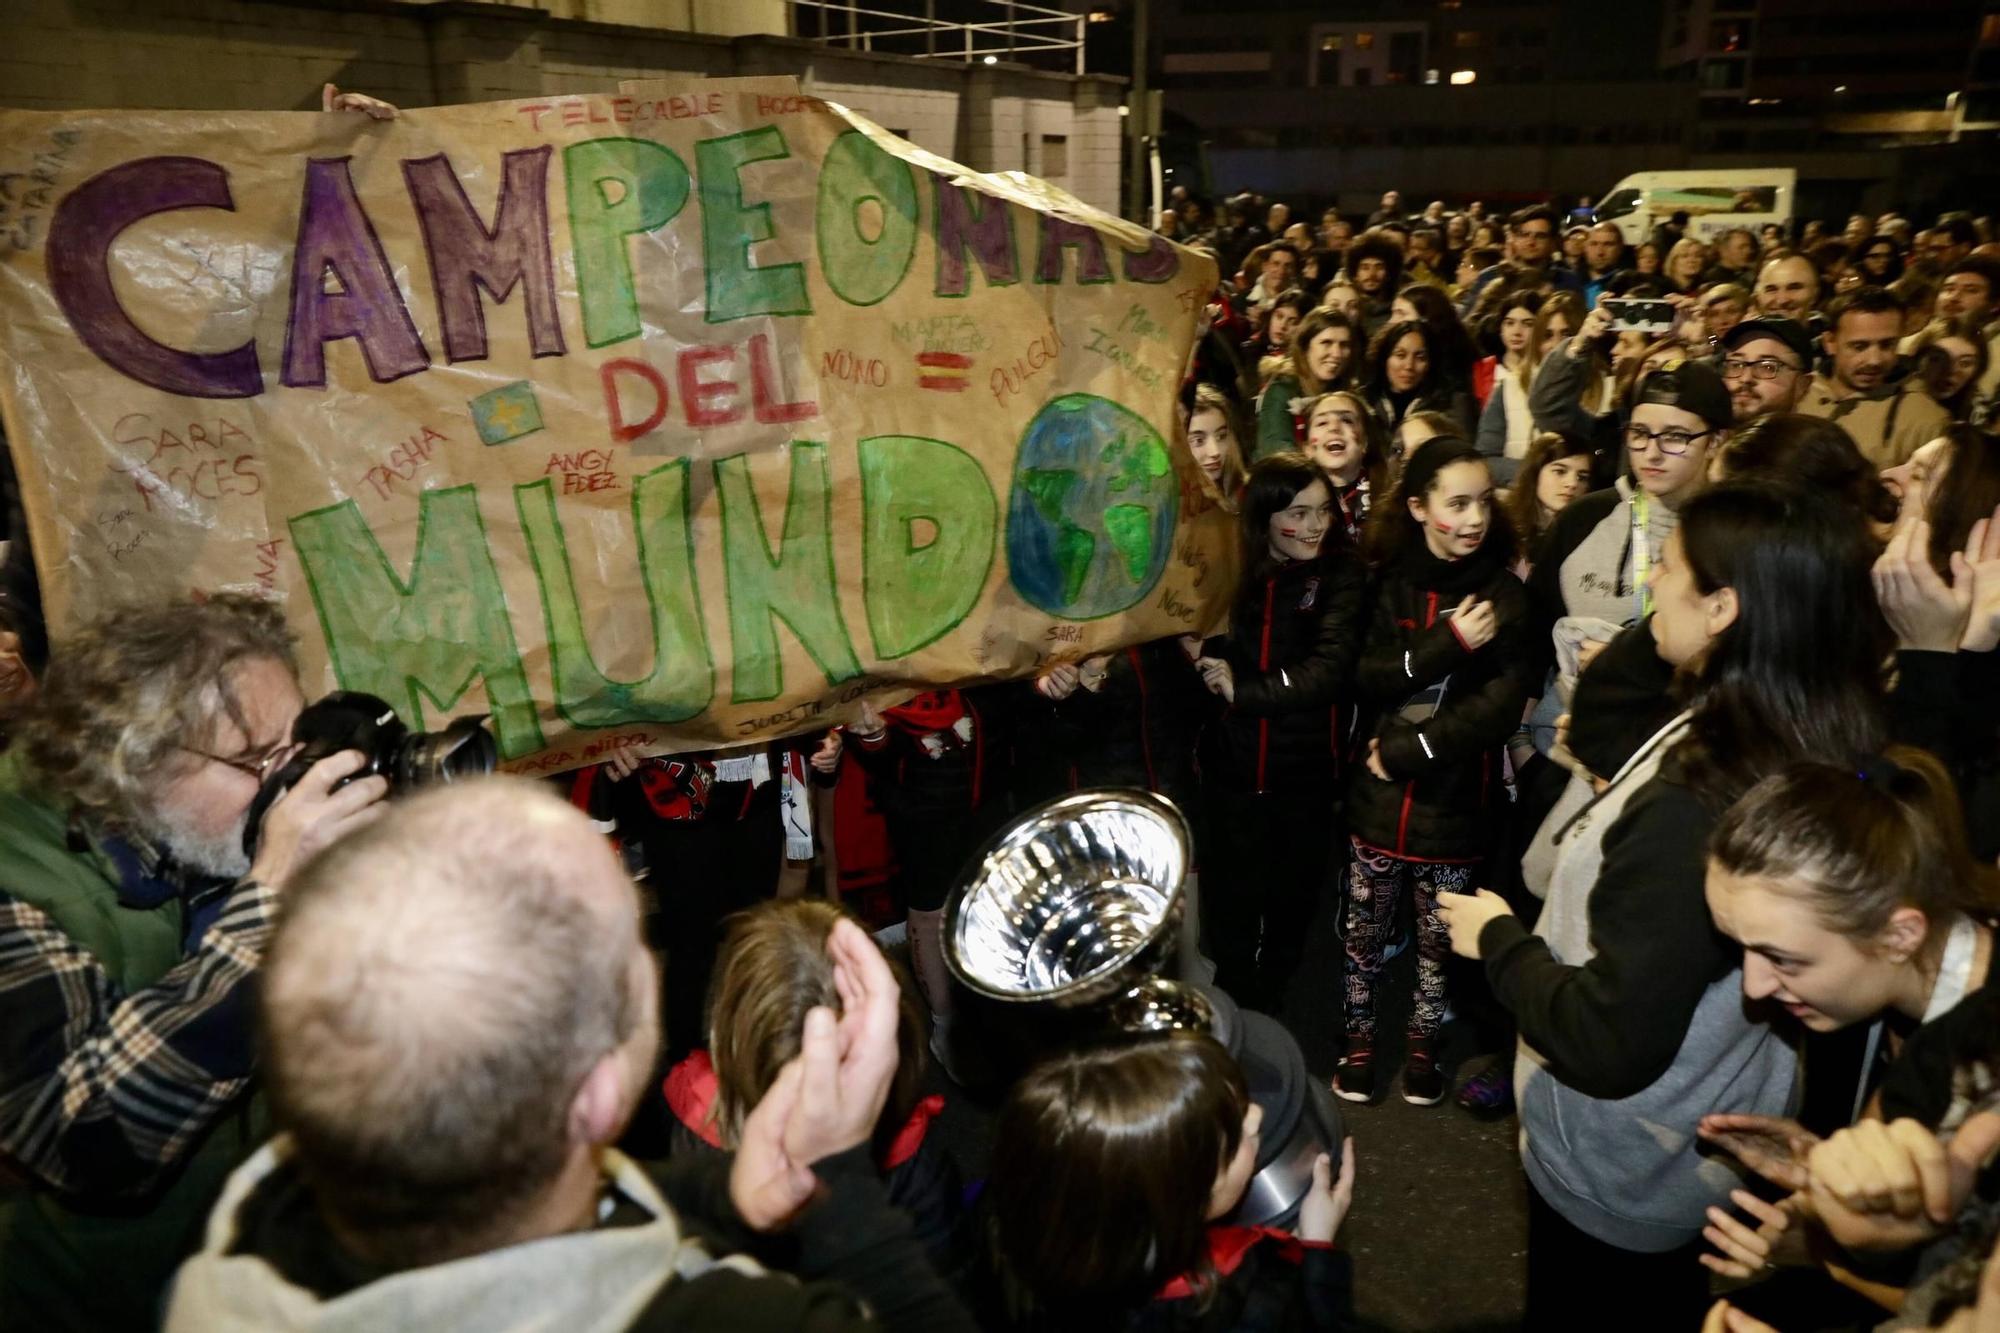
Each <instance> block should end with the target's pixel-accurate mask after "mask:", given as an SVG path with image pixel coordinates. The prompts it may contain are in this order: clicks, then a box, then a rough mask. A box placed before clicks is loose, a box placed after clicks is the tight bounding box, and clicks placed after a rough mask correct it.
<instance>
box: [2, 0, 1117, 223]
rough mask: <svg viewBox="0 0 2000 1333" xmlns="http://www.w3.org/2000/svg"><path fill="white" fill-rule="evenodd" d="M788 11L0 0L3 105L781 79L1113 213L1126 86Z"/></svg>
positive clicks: (773, 0) (242, 102) (640, 3)
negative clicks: (1050, 182)
mask: <svg viewBox="0 0 2000 1333" xmlns="http://www.w3.org/2000/svg"><path fill="white" fill-rule="evenodd" d="M785 17H786V10H785V6H784V4H783V3H782V0H496V2H493V3H467V2H466V0H344V3H335V0H0V106H19V107H31V108H39V109H61V108H72V107H161V108H171V109H189V108H223V109H232V110H233V109H255V110H283V109H294V110H296V109H305V108H309V107H316V106H318V105H319V89H320V85H321V84H323V83H327V82H333V83H337V84H339V85H340V86H341V87H343V88H351V89H355V90H358V91H362V92H368V93H372V94H374V95H375V96H378V97H382V98H385V99H387V100H388V101H391V102H394V103H397V104H398V105H400V106H411V107H417V106H435V105H444V104H450V103H458V102H482V101H496V100H503V99H510V98H523V97H541V96H547V95H550V94H564V93H582V92H605V91H610V90H612V89H614V88H615V87H616V86H617V82H618V80H620V79H648V78H663V77H672V76H675V75H685V76H692V77H701V76H724V75H751V74H786V75H791V76H793V77H795V78H797V79H798V80H799V81H800V82H801V84H802V85H803V86H804V88H805V90H806V91H807V92H809V93H811V94H813V95H815V96H819V97H824V98H827V99H828V100H830V101H835V102H840V103H842V104H844V105H846V106H850V107H852V108H854V109H855V110H857V111H859V112H861V113H862V114H863V115H865V116H867V117H868V118H869V119H871V120H874V121H876V122H877V123H878V124H880V125H882V126H884V127H885V128H887V129H892V130H897V131H900V132H903V133H905V134H906V135H907V136H908V137H909V138H910V139H911V141H912V142H914V143H916V144H918V145H919V146H921V147H923V148H927V149H929V150H930V151H932V152H934V153H939V154H941V155H943V156H945V157H949V158H952V159H954V160H956V161H960V162H963V163H965V164H966V165H967V166H970V167H973V168H976V169H978V170H982V171H1014V170H1018V171H1029V172H1036V171H1037V170H1038V168H1041V167H1043V166H1044V165H1053V166H1059V167H1060V168H1061V171H1060V174H1059V176H1058V177H1057V179H1056V183H1057V184H1060V185H1061V186H1063V188H1065V189H1067V190H1068V191H1070V193H1072V194H1074V195H1076V196H1077V197H1079V198H1081V199H1083V200H1085V201H1086V202H1088V203H1091V204H1095V205H1097V206H1098V207H1100V208H1104V209H1107V210H1109V211H1114V212H1115V211H1116V210H1117V207H1118V192H1119V182H1120V167H1119V163H1120V160H1121V159H1120V152H1121V140H1120V137H1119V130H1120V121H1119V117H1118V104H1119V101H1120V100H1121V98H1122V97H1123V89H1124V83H1123V81H1122V80H1114V79H1102V78H1094V77H1084V78H1076V77H1073V76H1069V75H1062V74H1052V73H1047V72H1043V71H1040V70H1033V69H1027V68H1023V67H1016V66H1011V65H1006V64H1002V65H993V66H987V65H964V64H959V63H954V62H949V61H943V60H936V61H933V60H917V59H912V58H908V57H902V56H891V55H878V54H873V53H868V52H862V51H848V50H844V49H840V48H834V47H828V46H822V45H819V44H817V43H814V42H809V41H803V40H799V39H795V38H790V37H785V36H782V35H773V34H774V33H782V32H783V30H784V21H785ZM621 18H622V19H625V20H639V19H645V20H647V21H646V22H645V23H637V22H621V21H617V20H619V19H621ZM668 20H672V21H674V22H677V23H681V24H683V25H684V28H683V30H670V29H668V28H665V27H662V26H660V24H661V23H663V22H665V21H668ZM744 34H748V35H744ZM1058 141H1060V147H1059V148H1058V147H1057V143H1058Z"/></svg>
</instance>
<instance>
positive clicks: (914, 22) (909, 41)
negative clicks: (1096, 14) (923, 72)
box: [788, 0, 1090, 74]
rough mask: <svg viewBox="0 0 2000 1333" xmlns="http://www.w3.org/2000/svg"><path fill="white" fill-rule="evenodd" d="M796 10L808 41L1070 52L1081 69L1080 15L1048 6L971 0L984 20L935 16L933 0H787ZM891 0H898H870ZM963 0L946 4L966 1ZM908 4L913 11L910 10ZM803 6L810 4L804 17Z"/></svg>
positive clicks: (966, 53) (886, 49) (930, 56)
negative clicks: (867, 0) (872, 0)
mask: <svg viewBox="0 0 2000 1333" xmlns="http://www.w3.org/2000/svg"><path fill="white" fill-rule="evenodd" d="M788 2H789V3H790V4H791V6H792V7H793V8H794V9H795V10H798V11H800V12H799V13H798V14H797V16H796V17H797V33H798V35H799V36H800V37H803V38H806V39H807V40H809V41H816V42H824V43H825V44H827V45H828V46H844V47H847V48H848V49H849V50H854V51H879V52H883V53H885V54H889V55H904V56H917V57H920V58H922V59H926V60H962V61H964V62H965V63H967V64H974V63H979V62H984V63H986V64H994V63H997V62H999V61H1001V60H1022V59H1023V58H1024V57H1033V58H1032V59H1028V60H1027V61H1026V63H1029V64H1035V65H1045V66H1046V65H1050V64H1054V63H1058V62H1055V61H1052V60H1051V59H1050V58H1049V57H1050V56H1051V55H1055V54H1062V55H1067V56H1069V57H1070V58H1069V59H1068V60H1064V61H1062V62H1060V63H1062V64H1074V67H1075V68H1074V72H1075V73H1078V74H1082V73H1083V72H1084V40H1083V38H1084V27H1085V25H1086V24H1087V23H1088V22H1089V21H1090V20H1089V17H1088V16H1087V15H1085V14H1077V13H1072V12H1070V11H1068V10H1062V9H1050V8H1048V7H1047V6H1045V5H1035V4H1027V3H1023V0H977V6H978V8H979V9H980V10H982V11H990V12H992V13H993V15H994V17H993V18H991V19H989V20H987V21H984V22H966V21H962V20H952V19H940V18H938V17H937V0H909V2H908V3H907V4H905V6H904V8H902V9H900V10H891V9H878V8H875V7H873V6H870V5H865V4H859V3H856V2H855V0H788ZM876 2H877V3H878V4H885V5H886V4H895V3H897V0H876ZM967 3H968V0H958V2H957V3H956V4H955V5H954V6H953V7H954V8H957V9H964V8H966V7H967ZM912 9H917V10H920V11H921V12H919V13H911V12H910V11H911V10H912ZM805 11H812V17H811V18H808V16H807V14H806V12H805Z"/></svg>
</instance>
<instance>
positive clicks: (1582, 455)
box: [1482, 428, 1837, 579]
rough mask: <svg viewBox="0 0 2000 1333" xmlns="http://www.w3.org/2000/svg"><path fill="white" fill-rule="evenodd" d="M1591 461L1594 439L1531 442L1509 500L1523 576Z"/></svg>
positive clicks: (1580, 489) (1585, 484)
mask: <svg viewBox="0 0 2000 1333" xmlns="http://www.w3.org/2000/svg"><path fill="white" fill-rule="evenodd" d="M1836 429H1837V428H1836ZM1482 452H1483V451H1482ZM1590 464H1591V449H1590V442H1589V441H1588V440H1579V439H1577V438H1576V437H1575V436H1574V435H1558V434H1556V433H1555V432H1554V431H1548V432H1545V433H1543V434H1541V435H1537V436H1536V437H1535V438H1534V440H1533V441H1532V442H1531V443H1530V444H1529V445H1528V456H1527V458H1525V459H1523V460H1522V462H1521V470H1520V471H1519V472H1517V473H1516V474H1515V475H1514V486H1513V489H1512V490H1510V491H1509V492H1508V493H1507V500H1506V505H1507V517H1508V520H1509V521H1510V522H1512V523H1513V525H1514V533H1515V535H1516V536H1517V537H1519V538H1520V541H1521V560H1520V563H1519V564H1517V565H1516V566H1515V567H1514V572H1515V573H1517V574H1519V575H1520V576H1521V577H1522V578H1524V579H1525V578H1527V577H1528V574H1529V572H1530V571H1531V570H1533V569H1534V567H1535V560H1536V552H1537V551H1539V550H1540V549H1541V545H1542V539H1543V538H1544V537H1546V536H1548V535H1549V529H1550V528H1551V527H1553V526H1554V525H1555V521H1556V515H1558V514H1560V513H1562V511H1563V510H1565V509H1567V508H1569V506H1570V502H1571V501H1573V500H1576V499H1578V498H1579V497H1581V496H1582V495H1583V493H1584V492H1585V491H1587V490H1589V489H1590Z"/></svg>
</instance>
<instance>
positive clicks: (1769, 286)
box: [1757, 255, 1819, 324]
mask: <svg viewBox="0 0 2000 1333" xmlns="http://www.w3.org/2000/svg"><path fill="white" fill-rule="evenodd" d="M1818 304H1819V270H1817V269H1815V268H1814V267H1813V266H1812V261H1811V260H1809V259H1807V258H1806V257H1805V256H1804V255H1782V256H1780V257H1779V258H1777V259H1773V260H1772V261H1771V262H1770V263H1768V264H1766V265H1764V270H1763V272H1761V273H1759V274H1758V275H1757V309H1758V310H1759V311H1760V312H1761V313H1763V314H1766V315H1782V316H1784V317H1785V318H1787V319H1796V320H1798V321H1799V322H1800V323H1801V324H1803V323H1805V322H1806V321H1807V319H1808V318H1809V317H1810V316H1811V315H1812V311H1813V307H1814V306H1816V305H1818Z"/></svg>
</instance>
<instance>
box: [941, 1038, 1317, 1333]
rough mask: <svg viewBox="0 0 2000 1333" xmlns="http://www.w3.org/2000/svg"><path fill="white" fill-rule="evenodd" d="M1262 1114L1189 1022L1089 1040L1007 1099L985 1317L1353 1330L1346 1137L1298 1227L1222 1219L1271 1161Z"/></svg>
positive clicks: (1110, 1326)
mask: <svg viewBox="0 0 2000 1333" xmlns="http://www.w3.org/2000/svg"><path fill="white" fill-rule="evenodd" d="M1262 1120H1263V1112H1262V1109H1261V1108H1260V1107H1259V1106H1258V1105H1257V1104H1256V1103H1255V1102H1252V1101H1251V1100H1250V1095H1249V1091H1248V1089H1247V1088H1246V1087H1245V1086H1244V1082H1243V1074H1242V1071H1241V1070H1240V1069H1239V1068H1238V1067H1237V1065H1236V1062H1235V1061H1234V1060H1233V1059H1231V1058H1230V1056H1229V1053H1228V1052H1227V1051H1225V1050H1224V1049H1223V1048H1222V1047H1221V1046H1220V1045H1219V1044H1217V1043H1216V1041H1215V1040H1214V1039H1213V1038H1211V1037H1208V1036H1206V1035H1202V1034H1197V1033H1192V1032H1174V1033H1169V1034H1166V1035H1164V1036H1148V1037H1142V1038H1137V1039H1128V1040H1122V1041H1116V1042H1110V1043H1100V1044H1097V1045H1091V1046H1084V1047H1081V1048H1077V1049H1073V1050H1070V1051H1067V1052H1065V1053H1063V1054H1060V1055H1057V1056H1054V1057H1053V1058H1051V1059H1049V1060H1047V1061H1045V1062H1044V1063H1043V1064H1041V1065H1039V1066H1037V1067H1036V1068H1035V1069H1034V1070H1032V1071H1031V1072H1030V1073H1029V1074H1028V1075H1027V1076H1026V1077H1024V1078H1023V1079H1021V1080H1020V1082H1018V1083H1017V1084H1015V1086H1014V1087H1013V1088H1012V1089H1011V1090H1010V1091H1009V1092H1008V1094H1007V1100H1006V1101H1005V1102H1004V1103H1003V1104H1002V1105H1001V1108H1000V1114H999V1118H998V1121H997V1123H996V1124H995V1126H994V1136H993V1157H992V1165H991V1168H990V1170H989V1172H988V1177H987V1185H986V1192H985V1197H984V1198H983V1199H982V1201H981V1221H982V1223H983V1225H982V1227H981V1230H982V1231H983V1233H984V1235H983V1237H982V1239H983V1241H984V1244H983V1245H982V1246H980V1249H981V1250H982V1251H983V1254H982V1259H983V1261H984V1262H983V1263H980V1264H978V1265H977V1267H976V1268H975V1271H974V1273H973V1275H972V1278H971V1280H970V1282H969V1283H967V1286H968V1287H969V1288H970V1290H969V1292H968V1295H969V1296H970V1297H971V1301H970V1303H971V1305H972V1307H973V1309H974V1311H975V1312H976V1313H977V1314H978V1315H979V1317H980V1322H981V1324H982V1325H983V1326H985V1327H987V1328H990V1329H993V1330H995V1331H996V1333H998V1330H1002V1329H1005V1330H1021V1331H1022V1333H1070V1331H1075V1333H1086V1331H1087V1333H1119V1331H1120V1330H1131V1329H1144V1330H1160V1333H1179V1331H1180V1330H1188V1333H1194V1331H1195V1330H1202V1331H1204V1333H1211V1331H1212V1333H1222V1331H1223V1330H1237V1329H1241V1330H1249V1329H1278V1328H1284V1329H1291V1328H1308V1329H1339V1328H1345V1327H1347V1326H1348V1318H1349V1314H1348V1311H1349V1306H1350V1294H1349V1293H1350V1287H1351V1270H1350V1268H1349V1263H1348V1260H1347V1257H1346V1256H1345V1255H1344V1254H1342V1253H1340V1252H1339V1251H1336V1250H1334V1249H1333V1248H1332V1241H1333V1238H1334V1235H1335V1234H1336V1233H1337V1232H1338V1231H1339V1229H1340V1224H1341V1221H1342V1219H1343V1218H1344V1217H1345V1216H1346V1213H1347V1206H1348V1203H1349V1201H1350V1200H1351V1199H1352V1197H1353V1191H1354V1149H1353V1141H1352V1140H1349V1141H1348V1146H1347V1148H1346V1149H1345V1151H1344V1153H1343V1157H1342V1161H1341V1164H1340V1167H1339V1171H1338V1178H1337V1179H1336V1177H1335V1168H1334V1164H1333V1162H1332V1161H1331V1160H1330V1159H1329V1158H1328V1157H1327V1155H1326V1154H1321V1155H1320V1157H1319V1159H1318V1160H1317V1161H1316V1162H1315V1163H1314V1164H1313V1183H1312V1186H1311V1188H1309V1189H1308V1190H1307V1192H1306V1197H1305V1202H1304V1203H1303V1204H1302V1205H1301V1206H1300V1209H1299V1220H1298V1226H1297V1229H1296V1232H1295V1235H1294V1236H1287V1235H1285V1234H1284V1233H1281V1232H1271V1231H1265V1230H1261V1229H1250V1228H1242V1227H1229V1226H1224V1225H1220V1223H1221V1221H1222V1219H1224V1218H1226V1217H1227V1216H1228V1215H1229V1213H1230V1212H1231V1211H1232V1210H1234V1209H1235V1207H1236V1205H1237V1203H1238V1202H1239V1201H1240V1200H1241V1199H1242V1197H1243V1194H1244V1191H1245V1190H1246V1189H1247V1188H1248V1186H1249V1183H1250V1179H1251V1175H1252V1173H1253V1172H1254V1171H1255V1170H1256V1161H1257V1148H1258V1128H1259V1126H1260V1125H1261V1123H1262Z"/></svg>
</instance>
